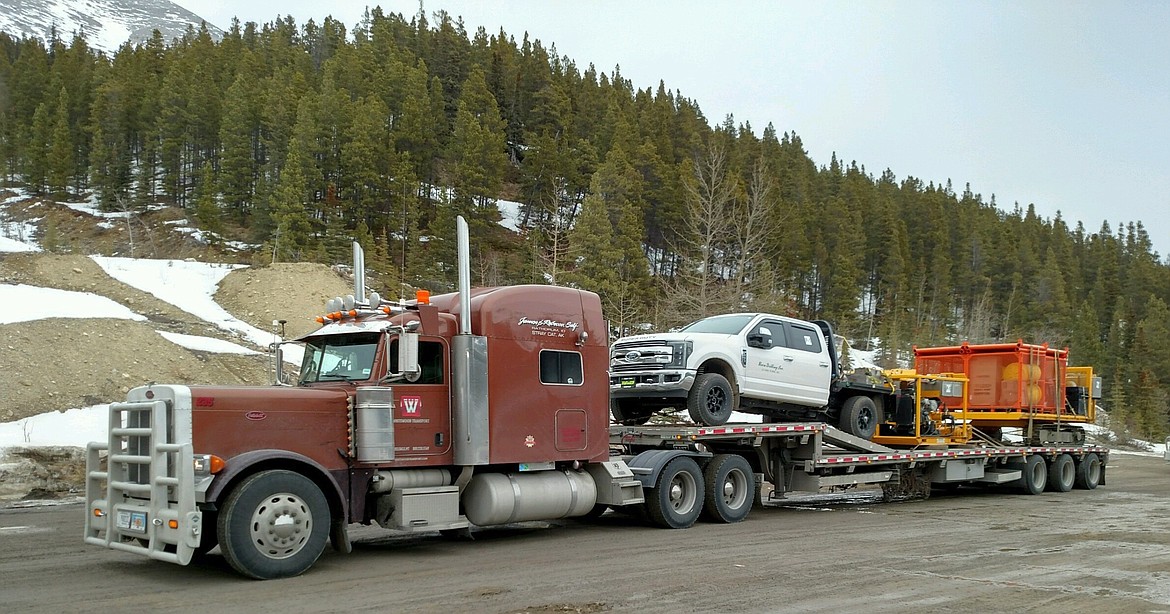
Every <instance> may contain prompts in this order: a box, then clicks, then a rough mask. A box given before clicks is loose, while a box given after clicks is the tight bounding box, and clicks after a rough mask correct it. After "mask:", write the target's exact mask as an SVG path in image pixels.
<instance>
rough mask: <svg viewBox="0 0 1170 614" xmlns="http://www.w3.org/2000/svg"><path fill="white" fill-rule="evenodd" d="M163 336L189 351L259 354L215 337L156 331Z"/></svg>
mask: <svg viewBox="0 0 1170 614" xmlns="http://www.w3.org/2000/svg"><path fill="white" fill-rule="evenodd" d="M155 332H157V333H158V334H160V335H162V336H163V338H165V339H166V340H167V341H170V342H171V343H174V344H175V345H179V346H182V347H185V348H187V349H189V350H196V351H200V352H214V353H217V354H259V353H260V352H257V351H256V350H250V349H248V348H246V347H244V346H242V345H238V344H235V343H232V342H231V341H224V340H222V339H216V338H214V337H200V336H198V335H184V334H182V333H172V332H167V331H163V330H159V331H155Z"/></svg>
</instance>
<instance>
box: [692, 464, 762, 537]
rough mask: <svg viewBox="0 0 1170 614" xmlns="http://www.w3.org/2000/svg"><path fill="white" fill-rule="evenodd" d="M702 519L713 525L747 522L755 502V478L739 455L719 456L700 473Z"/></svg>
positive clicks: (749, 465)
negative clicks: (702, 491) (745, 520)
mask: <svg viewBox="0 0 1170 614" xmlns="http://www.w3.org/2000/svg"><path fill="white" fill-rule="evenodd" d="M703 478H704V484H703V486H704V489H703V490H704V492H706V497H705V498H704V501H703V517H704V518H706V519H708V520H711V521H714V522H726V523H732V522H739V521H741V520H743V519H744V518H747V515H748V512H751V510H752V505H753V504H754V503H755V501H756V476H755V472H753V471H752V466H751V464H750V463H748V462H747V459H745V458H744V457H742V456H740V455H738V454H719V455H716V456H715V457H714V458H712V459H711V462H709V463H707V468H706V469H704V470H703Z"/></svg>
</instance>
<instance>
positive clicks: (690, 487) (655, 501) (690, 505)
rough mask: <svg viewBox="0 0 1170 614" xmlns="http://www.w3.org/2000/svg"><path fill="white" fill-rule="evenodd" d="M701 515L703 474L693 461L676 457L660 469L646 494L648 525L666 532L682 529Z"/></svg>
mask: <svg viewBox="0 0 1170 614" xmlns="http://www.w3.org/2000/svg"><path fill="white" fill-rule="evenodd" d="M701 511H703V473H702V472H701V471H699V464H698V463H696V462H695V459H693V458H689V457H686V456H680V457H678V458H676V459H674V460H672V461H670V462H669V463H667V464H666V466H665V467H663V468H662V473H659V474H658V480H657V481H655V483H654V488H651V489H650V490H649V492H648V493H647V494H646V513H647V515H648V516H649V518H650V521H651V522H653V523H654V524H656V525H658V526H660V527H663V528H666V529H685V528H687V527H689V526H691V525H693V524H695V520H698V518H699V512H701Z"/></svg>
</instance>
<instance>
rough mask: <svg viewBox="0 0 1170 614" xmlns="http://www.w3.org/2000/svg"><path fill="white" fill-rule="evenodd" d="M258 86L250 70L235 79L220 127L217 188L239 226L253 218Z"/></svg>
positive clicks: (258, 142) (258, 143) (227, 97)
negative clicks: (251, 216) (250, 217)
mask: <svg viewBox="0 0 1170 614" xmlns="http://www.w3.org/2000/svg"><path fill="white" fill-rule="evenodd" d="M245 65H246V64H245ZM258 85H259V84H258V83H257V79H256V76H255V75H254V74H252V73H251V71H249V70H242V71H240V72H239V73H238V74H237V75H236V78H235V81H234V82H233V83H232V85H231V86H230V87H229V88H228V89H227V93H226V95H225V97H224V101H223V120H222V122H221V123H220V127H219V141H220V144H221V148H222V149H221V152H220V163H219V186H218V187H219V190H220V192H221V193H222V194H223V202H224V208H225V209H226V210H227V212H229V213H230V214H231V216H232V218H233V219H234V220H235V221H236V222H237V223H240V224H243V223H245V222H246V221H247V220H248V218H249V216H250V215H251V212H252V205H253V199H254V190H255V183H256V176H257V174H258V172H259V168H258V167H257V160H258V159H259V157H260V138H261V132H260V128H261V124H260V122H261V113H260V109H259V104H258V98H259V95H260V93H259V91H257V89H256V88H257V87H258Z"/></svg>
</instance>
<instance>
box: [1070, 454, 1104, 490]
mask: <svg viewBox="0 0 1170 614" xmlns="http://www.w3.org/2000/svg"><path fill="white" fill-rule="evenodd" d="M1100 483H1101V457H1100V456H1097V453H1096V452H1089V453H1088V454H1086V455H1085V458H1083V459H1081V462H1079V463H1077V470H1076V479H1075V480H1074V481H1073V485H1074V486H1076V487H1077V488H1082V489H1084V490H1093V489H1094V488H1096V487H1097V485H1098V484H1100Z"/></svg>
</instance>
